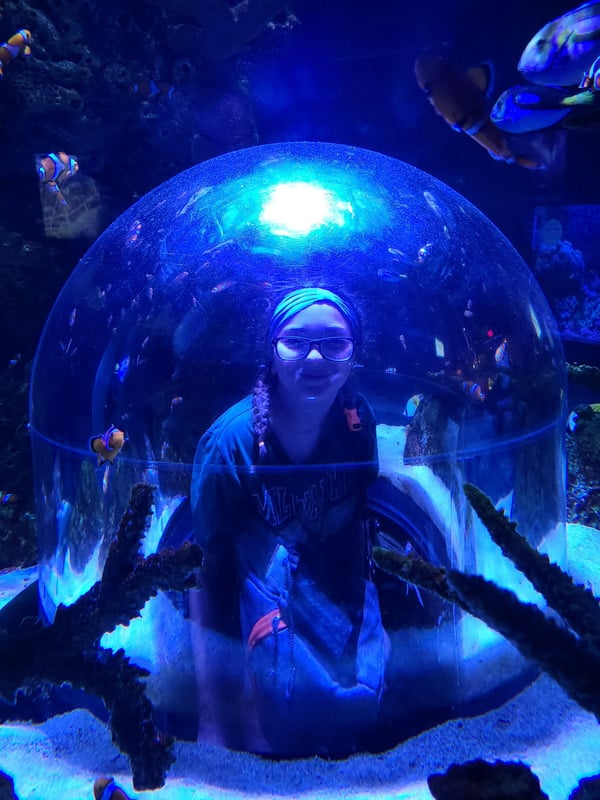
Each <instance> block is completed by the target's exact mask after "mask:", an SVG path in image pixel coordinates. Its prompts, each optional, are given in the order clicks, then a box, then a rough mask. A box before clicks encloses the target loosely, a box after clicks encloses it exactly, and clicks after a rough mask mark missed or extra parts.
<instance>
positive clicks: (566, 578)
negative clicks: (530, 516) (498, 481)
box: [464, 483, 600, 657]
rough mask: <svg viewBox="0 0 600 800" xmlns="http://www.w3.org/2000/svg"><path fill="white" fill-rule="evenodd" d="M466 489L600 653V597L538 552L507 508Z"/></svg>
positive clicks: (507, 546) (516, 557)
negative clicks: (505, 513) (578, 583)
mask: <svg viewBox="0 0 600 800" xmlns="http://www.w3.org/2000/svg"><path fill="white" fill-rule="evenodd" d="M464 492H465V495H466V496H467V499H468V500H469V502H470V503H471V505H472V506H473V508H474V509H475V512H476V514H477V516H478V517H479V518H480V520H481V521H482V522H483V524H484V525H485V527H486V528H487V530H488V531H489V534H490V536H491V537H492V539H493V540H494V542H496V544H497V545H498V547H500V549H501V550H502V552H503V553H504V555H505V556H507V557H508V558H510V559H511V561H512V562H513V563H514V565H515V566H516V567H517V569H519V570H520V571H521V572H522V573H523V574H524V575H525V577H526V578H527V579H528V580H529V581H531V583H532V584H533V586H534V587H535V588H536V589H537V591H538V592H539V593H540V594H542V595H543V596H544V598H545V599H546V601H547V603H548V605H549V606H550V607H551V608H553V609H554V610H555V611H557V612H558V613H559V614H560V615H561V617H562V618H563V620H564V621H565V622H567V623H568V625H569V626H570V627H571V628H572V629H573V630H574V631H575V632H576V633H577V634H579V635H580V636H582V637H585V638H586V641H587V644H588V646H589V647H590V648H591V649H593V650H594V651H595V655H596V657H600V603H599V602H598V599H597V598H596V597H594V595H593V594H592V592H591V591H590V590H589V589H586V588H585V587H583V586H578V585H576V584H575V583H574V582H573V579H572V578H571V577H570V575H567V573H566V572H563V571H562V569H561V568H560V567H559V566H557V565H556V564H552V563H551V562H550V559H549V558H548V556H546V555H544V554H543V553H538V551H537V550H536V549H535V548H533V547H531V545H530V544H529V543H528V542H527V540H526V539H525V538H524V537H523V536H521V535H520V534H519V533H518V532H517V528H516V525H515V524H514V522H510V521H509V520H508V519H506V517H505V516H504V514H503V512H502V511H498V510H497V509H496V508H495V507H494V505H493V503H492V502H491V501H490V500H489V499H488V498H487V497H486V496H485V494H483V492H481V491H480V490H479V489H478V488H477V487H476V486H473V484H470V483H465V484H464Z"/></svg>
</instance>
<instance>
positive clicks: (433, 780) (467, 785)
mask: <svg viewBox="0 0 600 800" xmlns="http://www.w3.org/2000/svg"><path fill="white" fill-rule="evenodd" d="M427 783H428V785H429V789H430V791H431V793H432V795H433V796H434V797H435V798H436V800H548V795H547V794H545V793H544V792H542V790H541V788H540V782H539V779H538V778H537V777H536V776H535V775H534V774H533V773H532V771H531V770H530V769H529V767H528V766H526V765H525V764H523V763H521V762H520V761H495V762H494V763H493V764H490V763H489V762H487V761H481V760H479V759H478V760H476V761H469V762H468V763H467V764H453V765H452V766H451V767H450V769H449V770H448V771H447V772H446V773H445V774H443V775H430V776H429V778H427Z"/></svg>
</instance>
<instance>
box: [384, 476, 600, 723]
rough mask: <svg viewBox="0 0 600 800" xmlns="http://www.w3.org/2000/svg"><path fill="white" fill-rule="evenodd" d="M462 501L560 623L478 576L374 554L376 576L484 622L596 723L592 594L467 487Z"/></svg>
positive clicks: (599, 637) (597, 656)
mask: <svg viewBox="0 0 600 800" xmlns="http://www.w3.org/2000/svg"><path fill="white" fill-rule="evenodd" d="M464 491H465V494H466V496H467V498H468V500H469V501H470V503H471V505H472V506H473V508H474V509H475V511H476V513H477V515H478V516H479V517H480V519H481V520H482V522H483V523H484V525H485V526H486V528H487V529H488V531H489V532H490V535H491V537H492V539H493V540H494V541H495V542H496V544H497V545H498V546H499V547H500V548H501V549H502V552H503V553H504V554H505V555H506V556H507V557H508V558H510V559H511V560H512V561H513V562H514V564H515V566H516V567H517V568H518V569H519V570H521V572H523V574H524V575H525V576H526V577H527V578H528V580H529V581H531V583H532V584H533V586H534V587H535V588H536V589H537V591H538V592H540V593H541V594H542V595H543V596H544V597H545V599H546V601H547V603H548V605H549V606H550V608H551V609H553V610H554V611H555V612H556V613H557V614H558V616H559V618H560V621H559V622H557V621H555V619H553V618H552V617H550V616H549V615H548V614H546V613H544V612H543V611H542V610H540V609H539V608H538V607H537V606H536V605H533V604H530V603H522V602H521V601H520V600H518V598H517V597H516V595H515V594H514V593H513V592H511V591H508V590H506V589H501V588H500V587H498V586H496V585H495V584H494V583H492V582H491V581H487V580H485V579H484V578H482V577H480V576H478V575H466V574H464V573H461V572H458V571H456V570H444V569H441V568H439V567H433V566H432V565H430V564H427V563H426V562H423V561H420V560H418V559H415V558H413V557H410V556H402V555H400V554H398V553H395V552H391V551H388V550H384V549H382V548H374V551H373V557H374V559H375V561H376V562H377V564H378V565H379V566H380V567H381V569H383V570H385V571H386V572H389V573H391V574H393V575H397V576H399V577H400V578H402V579H403V580H406V581H407V582H409V583H413V584H416V585H417V586H420V587H421V588H424V589H428V590H430V591H434V592H436V593H437V594H439V595H440V596H441V597H443V598H444V599H446V600H450V601H452V602H453V603H455V604H456V605H458V606H460V607H461V608H463V609H465V610H466V611H468V612H469V613H471V614H473V615H474V616H476V617H479V618H480V619H482V620H483V621H484V622H485V623H486V624H487V625H489V626H490V627H492V628H494V629H495V630H497V631H499V632H500V633H501V634H502V635H503V636H504V637H505V638H506V639H508V640H510V641H511V642H512V643H513V644H514V645H515V646H516V647H517V648H518V649H519V650H520V651H521V653H522V654H523V655H524V656H525V657H526V658H529V659H532V660H534V661H535V662H537V664H539V666H540V667H541V668H542V669H543V670H544V671H546V672H547V673H548V674H549V675H550V676H551V677H552V678H554V680H556V681H557V682H558V683H559V684H560V685H561V686H562V687H563V688H564V689H565V691H566V692H567V693H568V694H569V695H570V696H571V697H572V698H573V699H574V700H575V701H576V702H578V703H579V704H580V705H581V706H582V707H583V708H586V709H587V710H588V711H591V712H592V713H593V714H594V715H595V716H596V718H597V719H598V720H599V721H600V684H599V683H598V675H599V674H600V604H599V602H598V600H597V598H595V597H594V595H593V594H592V592H590V591H589V590H588V589H586V588H584V587H583V586H578V585H576V584H575V583H574V582H573V580H572V579H571V578H570V576H569V575H567V574H566V573H565V572H563V571H562V570H561V569H560V567H558V566H556V565H555V564H552V563H550V561H549V559H548V558H547V556H545V555H542V554H540V553H538V551H537V550H535V549H534V548H533V547H531V546H530V545H529V544H528V543H527V541H526V540H525V539H524V538H523V537H522V536H520V535H519V534H518V533H517V530H516V526H515V525H514V523H512V522H510V521H509V520H508V519H506V517H505V516H504V514H503V513H502V512H501V511H497V510H496V509H495V508H494V506H493V504H492V503H491V501H490V500H489V499H488V498H487V497H486V496H485V495H484V494H483V493H482V492H480V491H479V489H477V487H475V486H473V485H472V484H465V485H464Z"/></svg>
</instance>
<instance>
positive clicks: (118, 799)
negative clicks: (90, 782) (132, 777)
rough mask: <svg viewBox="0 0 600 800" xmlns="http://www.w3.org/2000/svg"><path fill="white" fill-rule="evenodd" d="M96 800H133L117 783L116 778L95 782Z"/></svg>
mask: <svg viewBox="0 0 600 800" xmlns="http://www.w3.org/2000/svg"><path fill="white" fill-rule="evenodd" d="M94 800H131V798H130V797H129V795H128V794H125V790H124V789H122V788H121V787H120V786H119V785H118V784H116V783H115V780H114V778H104V777H103V778H96V780H95V781H94Z"/></svg>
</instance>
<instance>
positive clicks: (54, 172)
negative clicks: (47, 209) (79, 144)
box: [35, 150, 79, 206]
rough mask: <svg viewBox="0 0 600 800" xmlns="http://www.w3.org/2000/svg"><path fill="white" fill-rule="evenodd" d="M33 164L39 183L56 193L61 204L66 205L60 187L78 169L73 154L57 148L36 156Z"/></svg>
mask: <svg viewBox="0 0 600 800" xmlns="http://www.w3.org/2000/svg"><path fill="white" fill-rule="evenodd" d="M35 164H36V167H37V173H38V177H39V179H40V183H42V184H43V185H44V186H45V187H46V189H48V191H49V192H52V193H53V194H55V195H56V197H57V200H58V201H59V203H60V204H61V205H63V206H66V205H67V201H66V200H65V197H64V195H63V193H62V192H61V190H60V189H61V186H62V185H63V183H64V182H65V181H67V180H68V179H69V178H72V177H73V175H75V174H76V173H77V172H78V171H79V163H78V161H77V159H76V158H75V156H70V155H67V153H64V152H63V151H62V150H59V151H58V152H57V153H48V154H47V155H43V156H36V157H35Z"/></svg>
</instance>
